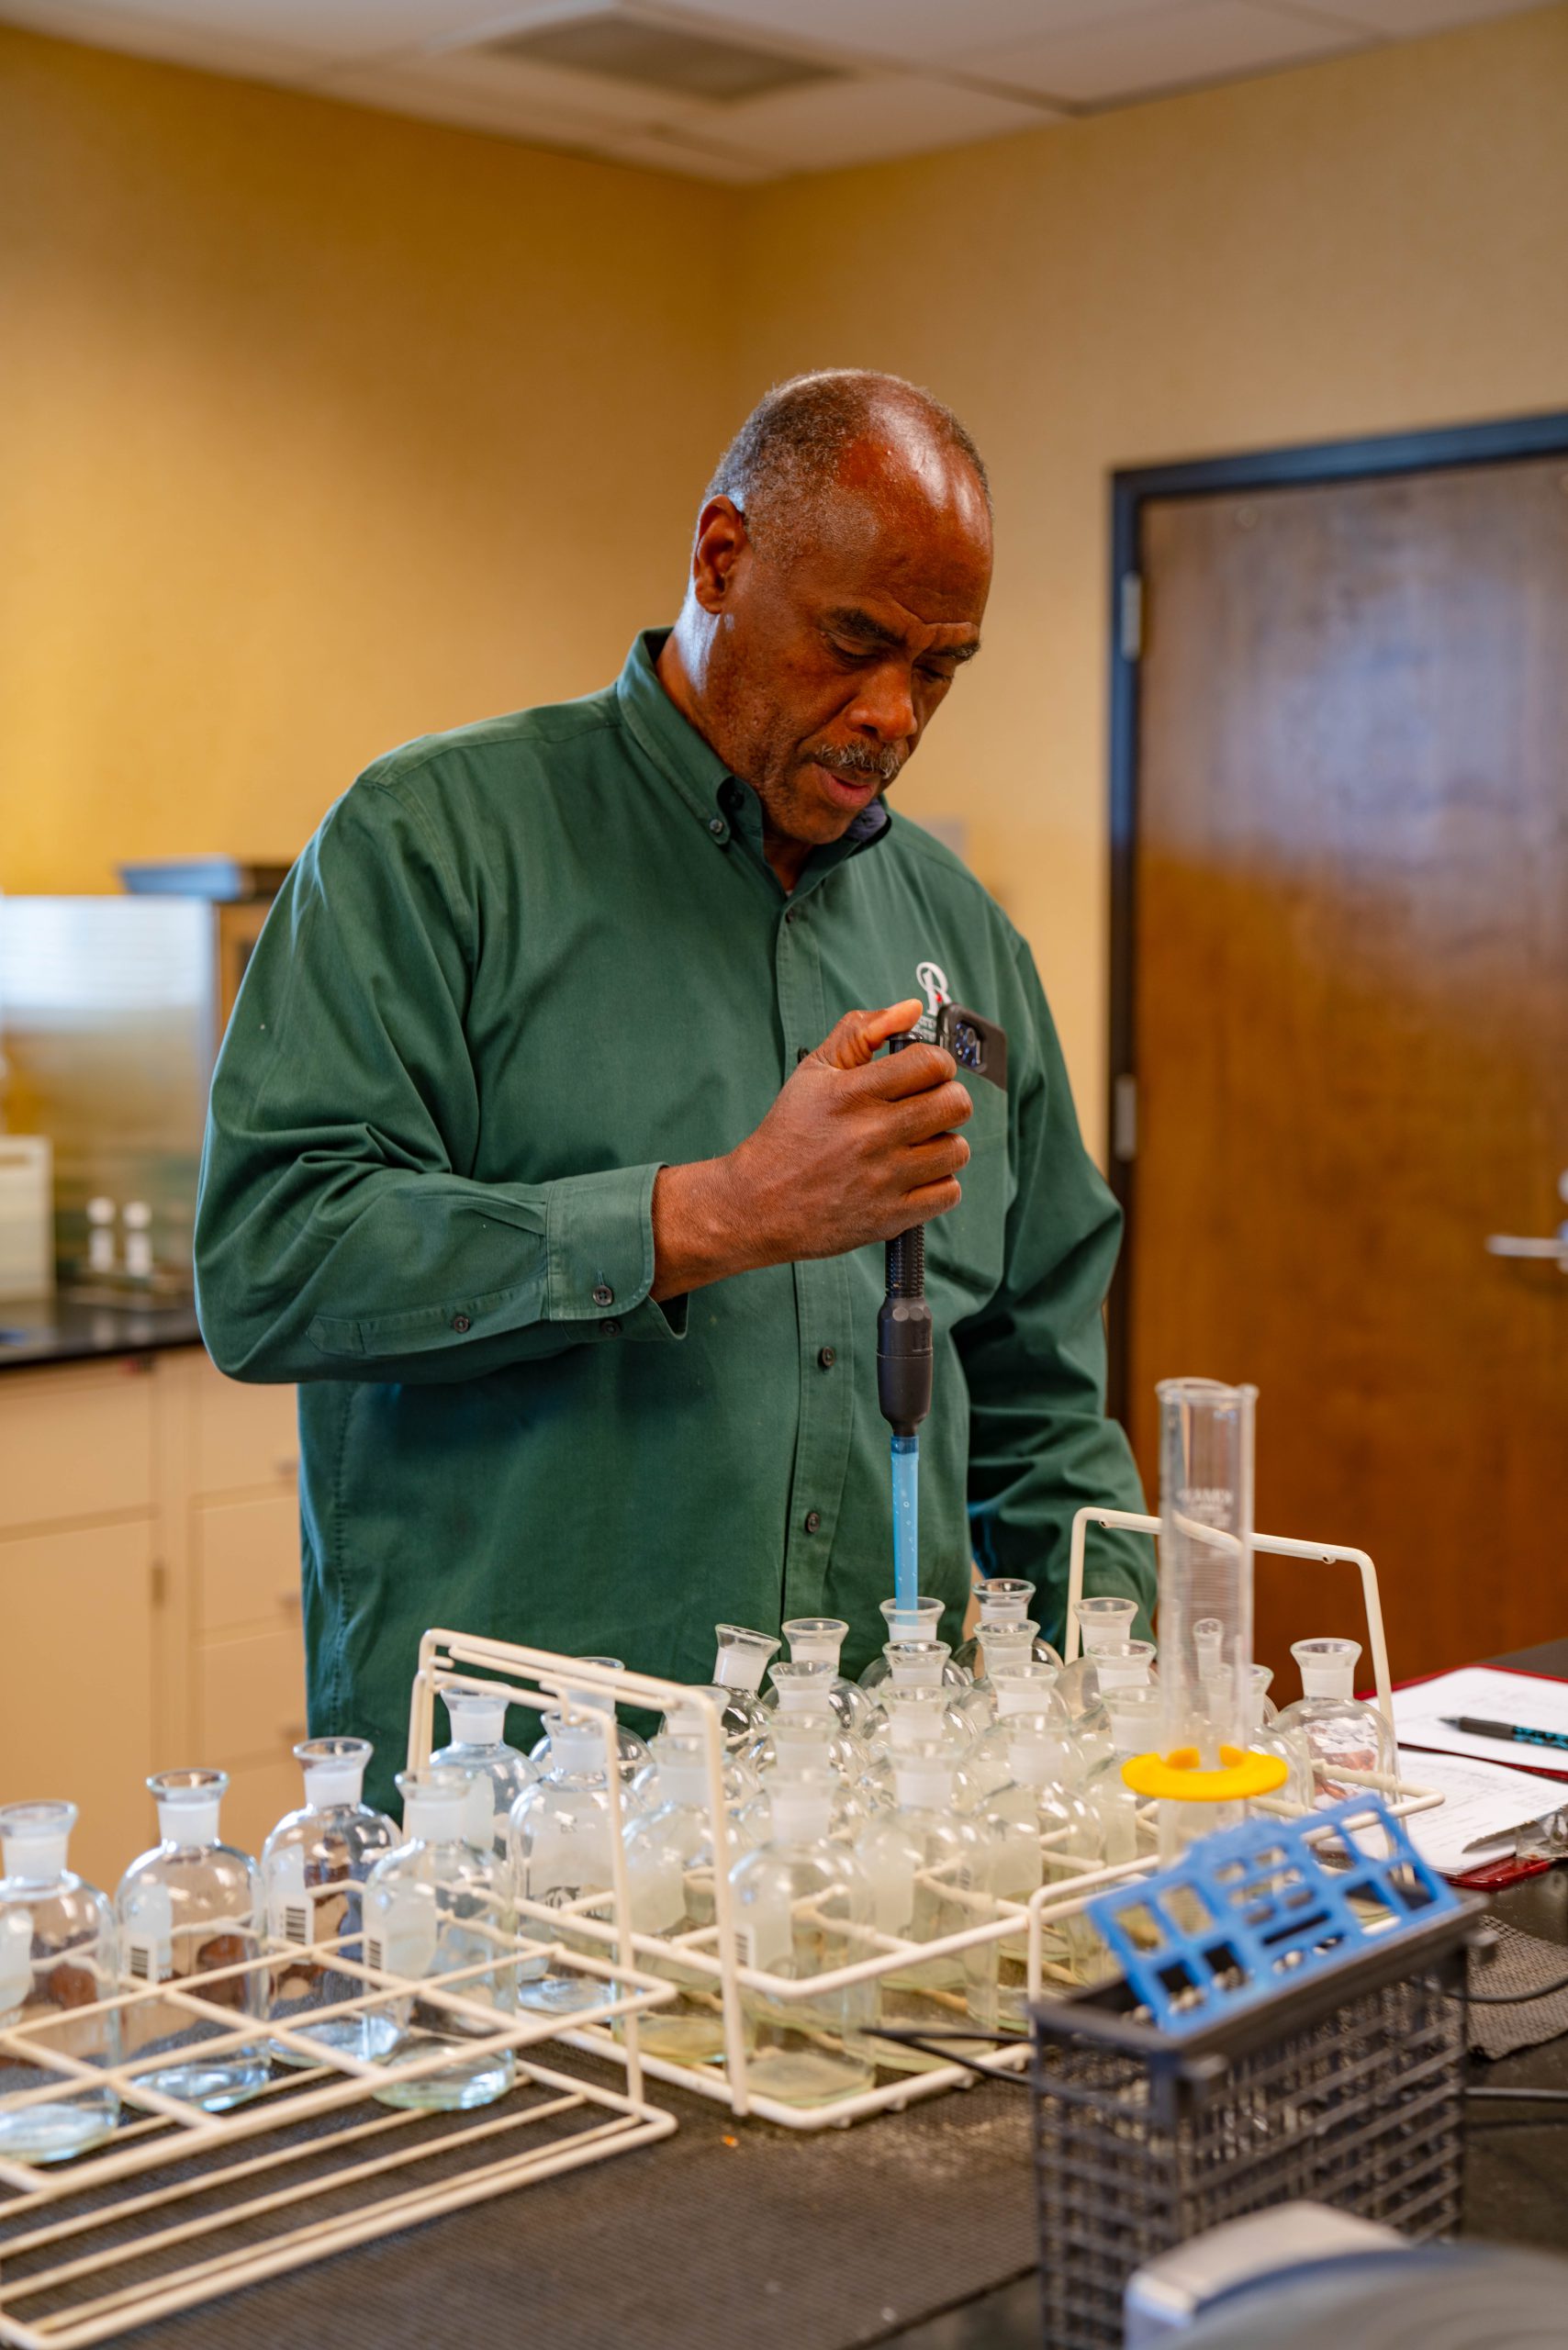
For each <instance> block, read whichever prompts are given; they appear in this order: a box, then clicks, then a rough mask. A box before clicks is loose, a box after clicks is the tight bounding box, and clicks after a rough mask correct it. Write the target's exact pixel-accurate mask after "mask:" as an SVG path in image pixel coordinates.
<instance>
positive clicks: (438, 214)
mask: <svg viewBox="0 0 1568 2350" xmlns="http://www.w3.org/2000/svg"><path fill="white" fill-rule="evenodd" d="M0 224H3V225H0V386H3V389H0V545H3V548H4V553H3V554H0V669H3V671H4V677H3V682H0V887H5V888H6V889H9V890H53V889H60V890H102V889H110V888H112V887H114V878H113V870H112V868H113V866H114V863H115V862H116V861H117V860H118V858H120V857H123V856H161V855H168V854H172V853H178V852H181V851H186V850H197V849H205V848H227V849H233V850H237V851H239V852H241V853H248V854H251V855H260V856H269V855H270V856H285V857H286V856H292V855H293V854H294V852H295V851H296V850H297V848H298V847H299V846H300V845H301V843H302V842H303V841H304V840H305V839H306V837H307V836H308V834H309V832H310V831H311V829H312V827H313V826H314V825H315V823H316V822H317V821H318V819H319V816H320V814H321V812H322V811H323V809H324V808H325V807H326V806H327V805H328V803H329V802H330V800H332V799H333V798H335V797H336V795H337V793H338V792H339V791H341V790H342V789H343V788H344V787H345V786H346V785H347V783H348V782H349V781H350V780H351V778H353V774H354V773H355V771H356V769H357V768H358V767H360V766H362V765H363V764H364V761H365V760H366V759H368V758H370V757H371V756H373V755H375V753H376V752H377V751H380V750H384V749H386V748H387V747H388V746H389V745H390V744H393V743H396V742H398V741H401V740H403V739H404V738H405V737H407V736H408V735H410V734H415V733H423V732H425V731H426V730H428V729H430V728H431V727H439V726H445V725H452V724H455V723H457V722H460V721H462V720H465V719H467V718H474V717H479V716H483V715H484V714H486V713H487V712H490V711H498V710H508V709H512V708H515V707H517V706H518V705H519V704H521V703H524V702H527V701H531V700H551V699H557V698H559V697H561V696H563V695H567V694H575V693H581V692H585V691H587V690H588V689H589V688H592V687H594V686H597V685H599V684H601V683H602V682H603V681H604V679H605V677H607V676H610V675H613V674H614V671H615V669H616V668H618V667H619V666H620V662H621V658H622V654H623V652H624V649H625V646H626V644H627V643H628V642H629V640H630V638H631V636H632V634H633V631H634V630H635V629H637V628H638V627H640V626H643V625H644V624H646V622H647V621H650V620H651V619H654V618H656V617H657V616H659V615H660V614H661V613H667V612H668V611H669V610H672V608H673V606H674V604H675V602H676V601H677V599H678V595H679V589H680V582H681V577H682V573H683V567H684V556H685V548H686V544H687V533H688V530H689V516H690V509H691V507H692V504H693V500H694V498H695V497H696V496H697V494H698V492H699V491H700V487H701V484H702V482H703V480H704V478H705V477H706V470H707V467H708V466H709V464H711V458H712V453H713V449H714V446H715V443H716V442H720V441H722V436H723V432H724V431H725V429H726V427H727V424H728V420H729V416H730V410H731V408H732V405H733V401H732V398H731V397H730V386H729V383H728V380H727V378H726V377H725V376H724V375H722V373H721V374H720V375H714V374H713V373H712V372H711V370H710V369H709V368H708V367H706V366H705V365H704V364H703V354H704V350H705V342H706V336H707V330H708V321H709V319H710V317H711V311H712V308H713V305H714V300H715V297H716V295H717V293H718V290H719V288H720V286H721V285H722V282H723V258H724V253H725V250H726V244H727V241H728V240H729V239H730V238H731V237H732V236H733V233H734V208H733V207H732V206H731V205H730V204H729V202H728V200H727V197H726V196H725V194H724V192H723V191H721V190H710V189H707V188H703V187H700V186H698V185H696V184H695V183H693V182H690V181H686V180H678V179H675V178H670V177H666V176H664V175H661V174H657V173H643V172H636V171H627V170H622V169H619V168H617V167H614V166H611V165H609V164H603V165H601V164H598V163H594V162H577V161H574V160H572V159H570V158H567V157H564V156H556V155H549V154H543V153H538V152H535V151H531V150H529V149H527V148H524V147H521V146H518V145H515V144H513V143H510V142H509V141H505V140H495V139H488V138H483V137H479V136H477V135H469V134H467V133H465V132H462V131H455V130H445V129H439V128H434V127H431V126H429V125H426V124H416V123H412V122H407V121H400V120H398V119H397V118H396V117H391V116H386V115H377V114H372V113H368V112H363V111H360V110H358V109H355V108H352V107H347V106H331V105H326V104H320V103H317V102H315V101H312V100H309V99H306V98H301V97H297V96H294V95H289V94H286V93H284V92H281V91H276V90H270V89H266V88H263V87H260V86H257V85H252V84H245V83H241V82H235V81H226V80H219V79H217V78H215V77H210V76H207V75H204V74H196V73H182V72H178V71H175V70H173V69H170V68H166V67H162V66H156V65H146V64H141V63H138V62H131V61H130V60H128V59H125V58H121V57H112V56H108V55H106V54H102V53H99V52H95V51H94V50H86V49H78V48H73V47H70V46H67V45H65V44H62V43H56V42H51V41H44V40H39V39H32V38H30V37H28V36H26V35H22V34H17V33H9V32H6V31H5V30H3V29H0Z"/></svg>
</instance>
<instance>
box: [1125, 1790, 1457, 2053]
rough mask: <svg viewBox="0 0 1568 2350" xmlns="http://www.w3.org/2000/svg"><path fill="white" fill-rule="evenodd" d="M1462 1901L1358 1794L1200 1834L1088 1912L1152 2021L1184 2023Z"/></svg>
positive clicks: (1385, 1814)
mask: <svg viewBox="0 0 1568 2350" xmlns="http://www.w3.org/2000/svg"><path fill="white" fill-rule="evenodd" d="M1352 1823H1353V1826H1352ZM1325 1829H1328V1830H1333V1831H1336V1832H1334V1833H1332V1834H1331V1835H1329V1836H1327V1837H1325V1836H1324V1834H1323V1830H1325ZM1369 1847H1371V1848H1372V1849H1371V1850H1369ZM1462 1906H1463V1905H1462V1902H1461V1900H1460V1897H1459V1896H1458V1895H1457V1894H1456V1893H1455V1892H1454V1891H1453V1888H1452V1887H1451V1886H1449V1885H1447V1884H1445V1883H1444V1881H1443V1879H1442V1878H1441V1877H1440V1876H1439V1875H1438V1874H1437V1872H1436V1871H1435V1870H1434V1869H1432V1868H1430V1867H1429V1866H1428V1863H1426V1862H1425V1861H1424V1860H1423V1859H1422V1858H1421V1855H1420V1854H1419V1852H1417V1850H1416V1847H1415V1846H1414V1844H1412V1842H1411V1841H1410V1839H1409V1837H1408V1836H1407V1835H1406V1831H1405V1828H1404V1825H1403V1823H1402V1822H1401V1821H1400V1820H1397V1819H1395V1818H1394V1816H1393V1814H1392V1813H1391V1812H1389V1811H1388V1810H1387V1809H1385V1807H1383V1804H1382V1803H1380V1802H1379V1801H1378V1799H1377V1797H1376V1796H1361V1797H1359V1798H1356V1799H1355V1800H1352V1801H1351V1802H1350V1803H1341V1804H1335V1805H1333V1806H1332V1807H1328V1808H1326V1809H1324V1810H1322V1811H1315V1812H1312V1813H1311V1814H1309V1815H1308V1816H1307V1817H1306V1818H1302V1819H1290V1820H1279V1819H1270V1818H1257V1819H1246V1820H1243V1821H1242V1823H1241V1825H1240V1826H1239V1827H1238V1828H1230V1829H1224V1830H1221V1831H1220V1832H1219V1833H1218V1834H1216V1835H1213V1836H1205V1837H1204V1838H1202V1839H1201V1841H1199V1842H1197V1843H1195V1844H1194V1845H1193V1846H1192V1848H1191V1850H1190V1851H1189V1852H1187V1853H1186V1854H1185V1855H1184V1857H1183V1858H1182V1860H1181V1861H1179V1862H1178V1863H1176V1865H1175V1866H1174V1867H1173V1868H1169V1869H1162V1870H1161V1871H1160V1872H1159V1875H1158V1876H1151V1877H1145V1878H1143V1879H1142V1880H1141V1881H1140V1882H1139V1883H1137V1884H1129V1885H1125V1886H1116V1887H1115V1888H1114V1890H1113V1891H1112V1892H1109V1893H1102V1894H1101V1895H1099V1896H1098V1897H1097V1898H1096V1899H1094V1900H1093V1901H1091V1902H1090V1903H1089V1904H1088V1905H1087V1914H1088V1915H1089V1917H1090V1918H1091V1919H1092V1921H1093V1923H1094V1924H1095V1925H1096V1926H1097V1927H1098V1928H1099V1930H1100V1931H1101V1933H1102V1934H1103V1936H1104V1938H1105V1940H1106V1942H1108V1943H1109V1945H1110V1947H1111V1950H1112V1952H1113V1953H1114V1955H1115V1957H1116V1958H1117V1960H1118V1961H1119V1962H1120V1964H1121V1966H1122V1969H1123V1972H1124V1974H1125V1975H1126V1979H1127V1983H1128V1986H1129V1987H1130V1988H1131V1989H1132V1990H1133V1991H1134V1993H1135V1994H1136V1995H1137V1997H1138V1998H1139V1999H1140V2000H1141V2001H1142V2002H1143V2003H1144V2005H1145V2006H1146V2007H1147V2008H1148V2010H1149V2012H1150V2014H1151V2016H1152V2018H1153V2020H1154V2021H1155V2023H1156V2024H1157V2025H1158V2026H1159V2028H1160V2030H1161V2031H1168V2032H1188V2031H1200V2030H1203V2029H1205V2028H1206V2027H1208V2026H1209V2025H1211V2024H1214V2023H1216V2022H1219V2021H1221V2020H1223V2019H1224V2018H1225V2017H1226V2016H1227V2015H1230V2014H1234V2013H1235V2012H1236V2011H1237V2009H1240V2008H1243V2007H1251V2006H1256V2005H1258V2004H1259V2003H1260V2002H1261V2001H1263V2000H1266V1999H1269V1998H1271V1997H1275V1996H1276V1995H1278V1994H1279V1993H1281V1992H1282V1991H1284V1990H1286V1989H1287V1988H1290V1989H1295V1988H1296V1987H1298V1986H1300V1985H1301V1984H1302V1983H1303V1982H1305V1980H1306V1979H1307V1977H1309V1976H1317V1975H1326V1974H1327V1973H1329V1972H1330V1971H1331V1970H1332V1969H1333V1968H1335V1967H1337V1966H1342V1965H1344V1964H1347V1963H1348V1962H1349V1961H1350V1960H1351V1959H1354V1958H1358V1957H1360V1955H1361V1953H1362V1952H1363V1951H1365V1950H1366V1949H1367V1948H1368V1946H1369V1945H1370V1944H1371V1943H1372V1942H1376V1943H1377V1944H1378V1945H1379V1947H1380V1948H1386V1947H1387V1946H1388V1945H1389V1944H1390V1943H1391V1942H1396V1941H1397V1940H1398V1938H1399V1936H1400V1935H1401V1934H1402V1933H1403V1932H1405V1931H1406V1930H1408V1929H1409V1928H1410V1927H1412V1926H1414V1925H1415V1924H1416V1923H1417V1921H1419V1922H1420V1923H1422V1924H1425V1923H1427V1922H1428V1921H1429V1920H1430V1919H1434V1918H1438V1917H1440V1916H1442V1915H1443V1914H1444V1912H1445V1911H1448V1910H1453V1909H1458V1908H1462Z"/></svg>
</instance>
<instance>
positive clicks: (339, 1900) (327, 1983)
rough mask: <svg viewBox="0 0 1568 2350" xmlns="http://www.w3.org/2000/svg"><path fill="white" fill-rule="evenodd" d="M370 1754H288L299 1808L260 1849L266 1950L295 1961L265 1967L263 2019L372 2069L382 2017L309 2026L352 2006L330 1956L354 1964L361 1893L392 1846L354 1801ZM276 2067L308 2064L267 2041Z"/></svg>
mask: <svg viewBox="0 0 1568 2350" xmlns="http://www.w3.org/2000/svg"><path fill="white" fill-rule="evenodd" d="M373 1751H374V1749H373V1748H372V1746H371V1743H370V1740H368V1739H365V1738H308V1739H304V1740H301V1741H300V1743H299V1744H298V1745H297V1747H296V1748H295V1750H294V1759H295V1761H296V1762H297V1763H299V1764H300V1766H301V1768H302V1769H303V1771H304V1773H305V1801H304V1803H303V1805H302V1806H301V1807H300V1808H299V1809H298V1810H297V1811H291V1812H287V1813H286V1814H285V1816H284V1818H282V1819H280V1820H279V1821H278V1824H277V1826H276V1827H275V1828H274V1830H273V1831H272V1834H271V1835H270V1836H269V1837H268V1838H267V1841H266V1842H265V1843H264V1844H263V1847H262V1884H263V1887H264V1889H265V1893H266V1904H267V1931H268V1932H269V1934H270V1935H271V1936H272V1938H273V1940H274V1942H289V1943H292V1944H294V1945H296V1946H297V1948H298V1951H299V1955H298V1956H297V1958H296V1957H289V1958H284V1959H274V1962H273V1964H272V1969H271V1974H272V1985H271V1999H270V2005H269V2009H268V2012H269V2014H270V2017H271V2019H272V2020H273V2022H274V2023H286V2024H288V2025H290V2026H292V2027H293V2028H294V2029H295V2030H296V2031H303V2032H304V2033H305V2034H306V2035H307V2037H308V2039H309V2040H310V2041H311V2042H313V2043H314V2044H315V2045H317V2046H319V2047H321V2048H324V2049H332V2050H336V2051H338V2052H339V2053H342V2054H346V2055H350V2056H360V2057H364V2059H366V2061H368V2062H371V2063H374V2062H375V2060H376V2059H377V2058H378V2057H381V2056H385V2055H386V2053H387V2051H388V2050H389V2049H390V2048H391V2047H392V2046H393V2045H394V2043H395V2042H396V2041H397V2038H398V2031H397V2026H396V2025H395V2024H394V2023H393V2021H392V2019H391V2017H390V2016H389V2015H388V2014H387V2013H386V2011H385V2010H384V2009H372V2010H370V2011H369V2012H368V2013H363V2014H355V2015H345V2016H329V2017H327V2018H326V2019H325V2020H321V2021H317V2020H314V2011H315V2010H316V2009H320V2008H330V2007H336V2006H339V2005H341V2004H342V2002H343V2001H345V2000H349V1999H353V1998H356V1997H359V1996H360V1995H361V1994H362V1993H363V1991H364V1984H363V1982H362V1981H361V1980H360V1978H359V1976H357V1975H347V1974H344V1973H343V1972H342V1969H340V1968H339V1967H337V1966H335V1965H334V1964H332V1961H333V1958H334V1956H341V1957H343V1958H346V1959H348V1960H350V1961H351V1962H354V1963H357V1962H358V1961H359V1959H360V1958H361V1956H362V1948H361V1942H360V1929H361V1891H362V1887H363V1886H364V1880H365V1878H366V1877H367V1876H368V1875H369V1874H370V1872H371V1870H372V1869H373V1868H374V1867H375V1863H376V1862H377V1861H378V1860H380V1859H381V1857H382V1855H383V1854H384V1853H386V1852H391V1851H392V1850H393V1848H394V1846H395V1845H396V1844H397V1843H398V1830H396V1828H394V1826H393V1825H392V1822H391V1821H390V1820H389V1819H388V1818H386V1816H385V1814H384V1813H382V1812H379V1811H372V1810H371V1808H370V1807H369V1805H368V1804H365V1803H362V1802H361V1801H360V1789H361V1787H362V1786H363V1785H364V1772H365V1765H366V1764H367V1763H368V1762H369V1761H370V1758H371V1755H372V1753H373ZM313 1942H337V1943H338V1949H337V1951H336V1952H335V1953H333V1952H328V1953H316V1954H312V1953H311V1951H310V1948H309V1945H310V1944H311V1943H313ZM269 2049H270V2053H271V2054H273V2055H274V2056H275V2057H276V2058H277V2060H278V2062H279V2063H280V2064H283V2065H308V2064H309V2063H310V2062H311V2059H310V2057H309V2055H308V2054H307V2053H305V2052H304V2051H302V2050H299V2049H296V2048H293V2047H290V2046H289V2044H288V2042H286V2041H282V2040H274V2041H272V2042H269Z"/></svg>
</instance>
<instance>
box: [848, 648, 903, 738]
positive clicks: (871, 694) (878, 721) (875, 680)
mask: <svg viewBox="0 0 1568 2350" xmlns="http://www.w3.org/2000/svg"><path fill="white" fill-rule="evenodd" d="M846 716H847V717H848V720H849V722H850V724H851V725H852V726H858V727H862V728H864V730H865V731H866V732H867V733H869V734H875V735H876V737H877V739H878V741H879V742H882V743H903V742H907V741H908V740H909V739H910V737H911V736H912V735H913V733H914V730H915V716H914V694H913V687H912V684H911V680H910V674H909V671H908V670H907V669H905V668H902V667H901V666H899V665H898V664H897V663H896V662H892V661H886V662H884V663H883V664H882V666H881V667H880V668H879V669H874V670H873V671H872V672H871V674H870V675H869V677H865V678H863V679H862V680H861V684H860V690H859V692H858V693H857V695H856V697H855V699H854V701H853V702H852V703H851V705H850V707H849V710H848V711H847V712H846Z"/></svg>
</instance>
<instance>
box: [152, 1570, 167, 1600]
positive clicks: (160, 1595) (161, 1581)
mask: <svg viewBox="0 0 1568 2350" xmlns="http://www.w3.org/2000/svg"><path fill="white" fill-rule="evenodd" d="M168 1596H169V1570H168V1568H167V1567H166V1566H165V1565H164V1564H163V1561H162V1559H154V1560H153V1561H152V1605H153V1606H154V1607H162V1605H163V1603H164V1601H165V1600H166V1599H167V1598H168Z"/></svg>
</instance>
